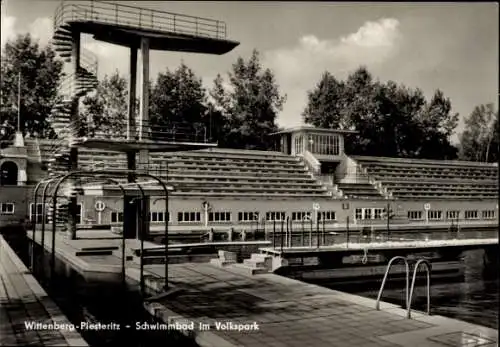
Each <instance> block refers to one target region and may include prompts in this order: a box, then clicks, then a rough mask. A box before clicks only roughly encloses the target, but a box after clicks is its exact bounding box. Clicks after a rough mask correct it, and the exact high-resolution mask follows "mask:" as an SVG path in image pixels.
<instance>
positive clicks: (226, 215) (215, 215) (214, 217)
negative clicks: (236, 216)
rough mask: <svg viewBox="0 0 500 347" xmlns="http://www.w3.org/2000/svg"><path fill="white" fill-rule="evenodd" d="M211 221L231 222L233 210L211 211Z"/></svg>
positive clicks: (209, 217)
mask: <svg viewBox="0 0 500 347" xmlns="http://www.w3.org/2000/svg"><path fill="white" fill-rule="evenodd" d="M208 221H209V222H230V221H231V212H210V213H209V214H208Z"/></svg>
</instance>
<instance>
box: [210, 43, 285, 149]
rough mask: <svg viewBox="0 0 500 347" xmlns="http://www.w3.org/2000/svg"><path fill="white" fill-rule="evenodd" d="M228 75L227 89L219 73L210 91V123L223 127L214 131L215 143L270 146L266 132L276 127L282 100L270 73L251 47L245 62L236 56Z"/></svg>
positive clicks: (221, 145)
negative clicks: (215, 133)
mask: <svg viewBox="0 0 500 347" xmlns="http://www.w3.org/2000/svg"><path fill="white" fill-rule="evenodd" d="M228 77H229V87H228V88H225V87H224V85H223V83H224V81H223V79H222V77H221V76H220V75H219V76H217V78H216V79H215V81H214V87H213V89H212V90H211V91H210V96H211V99H212V100H211V106H210V110H211V111H212V112H211V113H210V115H211V120H212V124H213V125H214V123H215V126H217V127H218V128H219V129H223V131H222V132H220V131H219V133H218V134H217V136H218V138H217V140H218V141H219V146H220V147H229V148H246V149H260V150H265V149H270V148H271V147H272V144H273V141H274V140H273V139H272V138H271V137H270V136H269V135H270V134H271V133H273V132H275V131H277V130H278V128H277V126H276V117H277V114H278V112H279V111H280V110H281V109H282V106H283V103H284V102H285V99H286V97H285V96H282V95H281V93H280V91H279V87H278V85H277V83H276V81H275V77H274V74H273V72H272V71H271V70H270V69H264V68H263V66H262V65H261V63H260V60H259V52H258V51H256V50H254V51H253V53H252V56H251V57H250V59H249V60H248V61H245V60H244V59H243V58H241V57H239V58H238V59H237V61H236V63H234V64H233V66H232V71H231V72H229V74H228ZM212 128H213V127H212ZM222 135H223V136H222Z"/></svg>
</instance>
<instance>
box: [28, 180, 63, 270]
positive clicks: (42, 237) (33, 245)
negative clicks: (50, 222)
mask: <svg viewBox="0 0 500 347" xmlns="http://www.w3.org/2000/svg"><path fill="white" fill-rule="evenodd" d="M59 177H60V176H57V177H53V178H49V179H45V180H41V181H40V182H38V183H37V184H36V186H35V191H34V193H33V208H34V210H35V218H34V220H33V221H32V230H31V237H32V244H31V247H32V248H31V271H33V269H34V266H35V257H34V247H35V243H36V241H35V236H36V225H37V220H36V219H37V218H36V215H37V213H36V212H37V204H38V201H37V199H38V189H40V187H41V185H42V184H44V183H45V186H44V189H43V194H45V191H46V189H47V187H48V186H49V185H50V183H51V182H53V181H54V180H55V179H57V178H59ZM44 202H45V199H43V201H42V231H41V240H40V244H41V246H42V250H45V245H44V241H45V240H44V236H45V235H44V229H45V204H44ZM28 212H29V214H30V219H31V211H28ZM42 254H44V253H43V252H42Z"/></svg>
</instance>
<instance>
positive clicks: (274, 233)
mask: <svg viewBox="0 0 500 347" xmlns="http://www.w3.org/2000/svg"><path fill="white" fill-rule="evenodd" d="M273 249H276V218H274V219H273Z"/></svg>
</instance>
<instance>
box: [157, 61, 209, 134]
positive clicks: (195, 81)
mask: <svg viewBox="0 0 500 347" xmlns="http://www.w3.org/2000/svg"><path fill="white" fill-rule="evenodd" d="M150 95H151V97H150V101H149V102H150V122H151V124H153V125H154V126H155V127H156V129H159V131H167V129H169V130H174V129H181V128H187V131H189V132H193V131H200V130H201V127H202V123H204V122H205V117H206V114H207V112H208V109H207V105H206V91H205V89H204V88H203V84H202V80H201V78H198V77H197V76H196V75H195V73H194V72H193V71H192V70H191V69H190V68H189V67H187V66H186V65H185V64H184V63H182V64H181V65H180V66H179V67H178V68H177V69H176V70H175V71H170V70H168V69H167V71H166V72H164V73H160V74H158V77H157V79H156V83H155V84H154V85H153V86H152V90H151V94H150ZM162 129H163V130H162ZM180 131H182V130H180Z"/></svg>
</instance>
